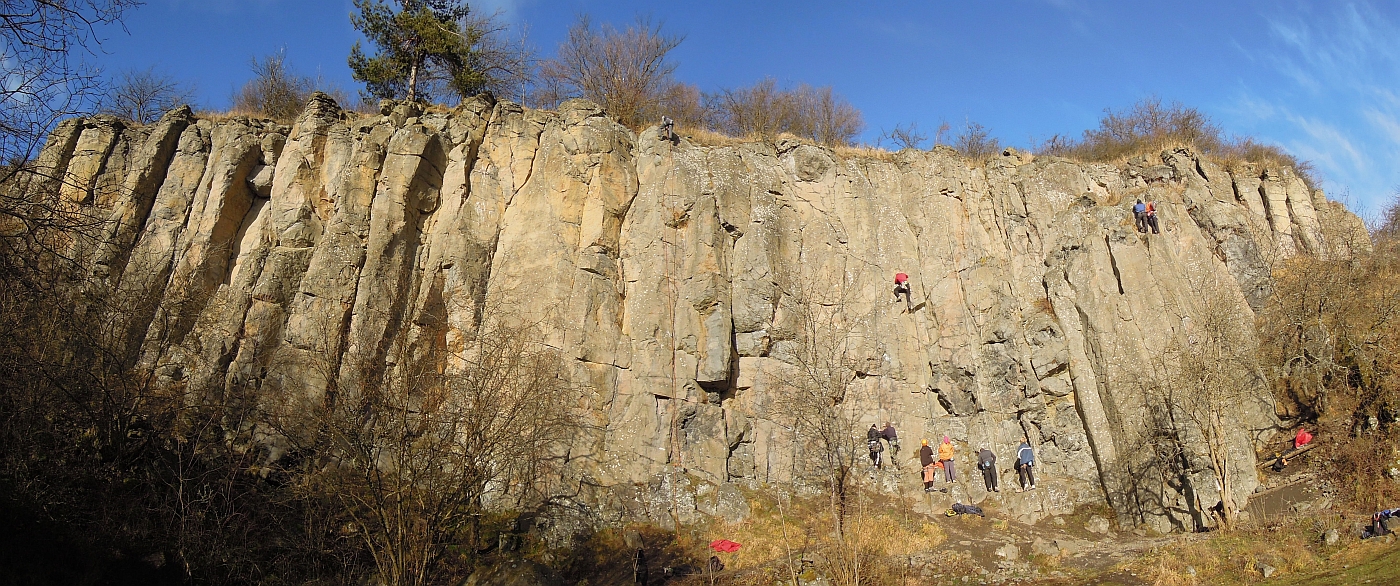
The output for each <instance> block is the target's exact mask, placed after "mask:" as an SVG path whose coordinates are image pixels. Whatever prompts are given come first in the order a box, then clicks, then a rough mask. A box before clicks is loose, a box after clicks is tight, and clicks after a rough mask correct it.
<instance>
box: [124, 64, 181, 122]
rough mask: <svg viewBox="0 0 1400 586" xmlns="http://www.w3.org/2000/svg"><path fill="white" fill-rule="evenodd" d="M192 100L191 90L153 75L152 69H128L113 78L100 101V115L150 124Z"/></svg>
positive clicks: (171, 80)
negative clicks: (109, 89)
mask: <svg viewBox="0 0 1400 586" xmlns="http://www.w3.org/2000/svg"><path fill="white" fill-rule="evenodd" d="M194 97H195V88H194V87H193V86H190V85H186V84H184V83H182V82H180V81H179V80H176V79H175V78H173V77H171V76H169V75H166V74H164V73H160V72H157V71H156V69H155V68H154V67H147V68H146V69H128V70H125V71H123V72H121V73H120V74H119V75H118V76H117V79H116V82H115V83H114V84H113V85H112V89H111V91H110V92H109V93H108V94H107V95H106V96H105V97H104V98H103V99H102V112H103V113H105V114H111V115H113V116H120V117H122V118H125V119H127V120H130V121H132V122H136V123H138V124H150V123H152V122H155V121H156V120H157V119H159V118H160V117H161V115H162V114H165V113H166V112H167V111H169V110H171V109H173V108H175V107H176V106H179V105H181V104H188V103H189V102H191V101H192V100H194Z"/></svg>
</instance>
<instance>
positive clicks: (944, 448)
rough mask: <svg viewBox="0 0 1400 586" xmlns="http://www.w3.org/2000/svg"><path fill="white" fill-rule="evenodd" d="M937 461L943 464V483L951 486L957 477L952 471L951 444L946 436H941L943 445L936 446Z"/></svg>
mask: <svg viewBox="0 0 1400 586" xmlns="http://www.w3.org/2000/svg"><path fill="white" fill-rule="evenodd" d="M938 461H939V462H942V463H943V479H944V481H946V482H947V483H948V484H952V483H953V481H954V480H957V479H958V475H957V473H956V472H954V471H953V442H952V441H950V440H949V439H948V436H946V435H945V436H943V443H941V444H938Z"/></svg>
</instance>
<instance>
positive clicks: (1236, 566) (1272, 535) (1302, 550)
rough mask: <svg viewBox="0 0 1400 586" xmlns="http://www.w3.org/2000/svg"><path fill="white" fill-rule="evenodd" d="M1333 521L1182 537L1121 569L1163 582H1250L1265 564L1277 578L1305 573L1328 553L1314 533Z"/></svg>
mask: <svg viewBox="0 0 1400 586" xmlns="http://www.w3.org/2000/svg"><path fill="white" fill-rule="evenodd" d="M1337 524H1338V522H1337V520H1336V518H1335V517H1320V518H1304V519H1296V520H1292V521H1288V522H1285V523H1283V524H1280V525H1274V526H1271V527H1263V528H1252V529H1243V530H1239V531H1235V532H1232V533H1212V534H1209V535H1194V536H1192V535H1188V536H1182V537H1181V538H1180V539H1179V540H1178V541H1177V542H1176V543H1174V544H1172V545H1170V546H1167V547H1163V548H1160V549H1157V550H1154V551H1152V552H1149V553H1148V554H1147V555H1145V556H1143V557H1141V558H1139V559H1136V560H1132V561H1130V562H1127V563H1126V564H1124V566H1123V568H1124V569H1127V570H1129V571H1132V572H1133V573H1135V574H1136V575H1138V576H1142V577H1144V578H1145V579H1147V580H1150V581H1151V582H1152V583H1153V584H1158V585H1161V586H1195V585H1198V584H1223V585H1229V584H1249V583H1252V582H1254V581H1256V580H1259V579H1261V578H1263V567H1264V566H1265V565H1268V566H1272V567H1273V568H1274V569H1275V571H1276V574H1275V576H1284V575H1288V574H1299V573H1305V572H1309V571H1313V570H1315V569H1317V567H1318V566H1319V564H1321V563H1323V562H1324V558H1325V557H1326V555H1325V554H1327V553H1328V552H1327V551H1326V548H1324V547H1322V546H1321V545H1320V542H1319V540H1318V536H1319V535H1321V533H1322V532H1323V531H1326V530H1327V529H1331V528H1335V526H1336V525H1337ZM1342 533H1343V534H1346V533H1347V531H1343V532H1342ZM1348 541H1349V540H1348ZM1348 541H1343V544H1346V543H1348ZM1340 547H1342V546H1336V547H1334V548H1332V549H1334V550H1335V549H1338V548H1340ZM1192 570H1194V573H1193V572H1192Z"/></svg>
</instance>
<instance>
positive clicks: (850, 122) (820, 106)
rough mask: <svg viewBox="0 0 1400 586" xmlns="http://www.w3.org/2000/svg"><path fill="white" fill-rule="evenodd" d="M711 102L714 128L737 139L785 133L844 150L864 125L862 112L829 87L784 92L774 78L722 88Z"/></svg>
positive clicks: (804, 85) (804, 88)
mask: <svg viewBox="0 0 1400 586" xmlns="http://www.w3.org/2000/svg"><path fill="white" fill-rule="evenodd" d="M708 101H709V103H710V109H711V110H712V111H713V112H714V117H715V123H716V125H717V126H718V127H719V128H720V129H722V130H724V131H725V132H728V133H730V134H733V135H737V136H761V137H765V138H772V137H775V136H777V135H778V134H781V133H784V132H786V133H790V134H794V135H797V136H800V137H803V138H807V139H811V140H813V141H816V142H819V143H822V144H825V145H829V146H846V145H850V144H852V142H854V140H855V138H856V136H857V135H859V134H860V132H861V130H862V129H863V128H864V127H865V122H864V120H863V118H862V116H861V113H860V110H857V109H856V108H855V106H852V105H851V104H850V102H847V101H846V100H845V98H842V97H841V96H840V95H838V94H836V93H835V92H834V91H833V90H832V88H831V87H830V86H827V87H813V86H810V85H807V84H801V85H798V86H797V87H795V88H792V89H781V88H779V87H778V82H777V80H775V79H773V78H771V77H770V78H764V79H763V80H761V81H759V82H758V83H755V84H754V85H752V86H750V87H746V88H737V89H725V90H721V91H720V92H719V93H717V94H715V95H712V96H709V98H708Z"/></svg>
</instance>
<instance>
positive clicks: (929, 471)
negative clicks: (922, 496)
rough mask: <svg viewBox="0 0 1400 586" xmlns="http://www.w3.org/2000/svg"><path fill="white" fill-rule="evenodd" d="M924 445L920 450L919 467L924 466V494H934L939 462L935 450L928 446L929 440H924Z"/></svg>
mask: <svg viewBox="0 0 1400 586" xmlns="http://www.w3.org/2000/svg"><path fill="white" fill-rule="evenodd" d="M923 443H924V445H923V446H922V447H920V448H919V465H920V466H922V467H923V468H922V471H923V478H924V492H933V479H934V477H935V474H937V472H936V470H937V464H938V460H937V459H936V458H934V457H933V448H930V447H929V445H928V440H924V442H923Z"/></svg>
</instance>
